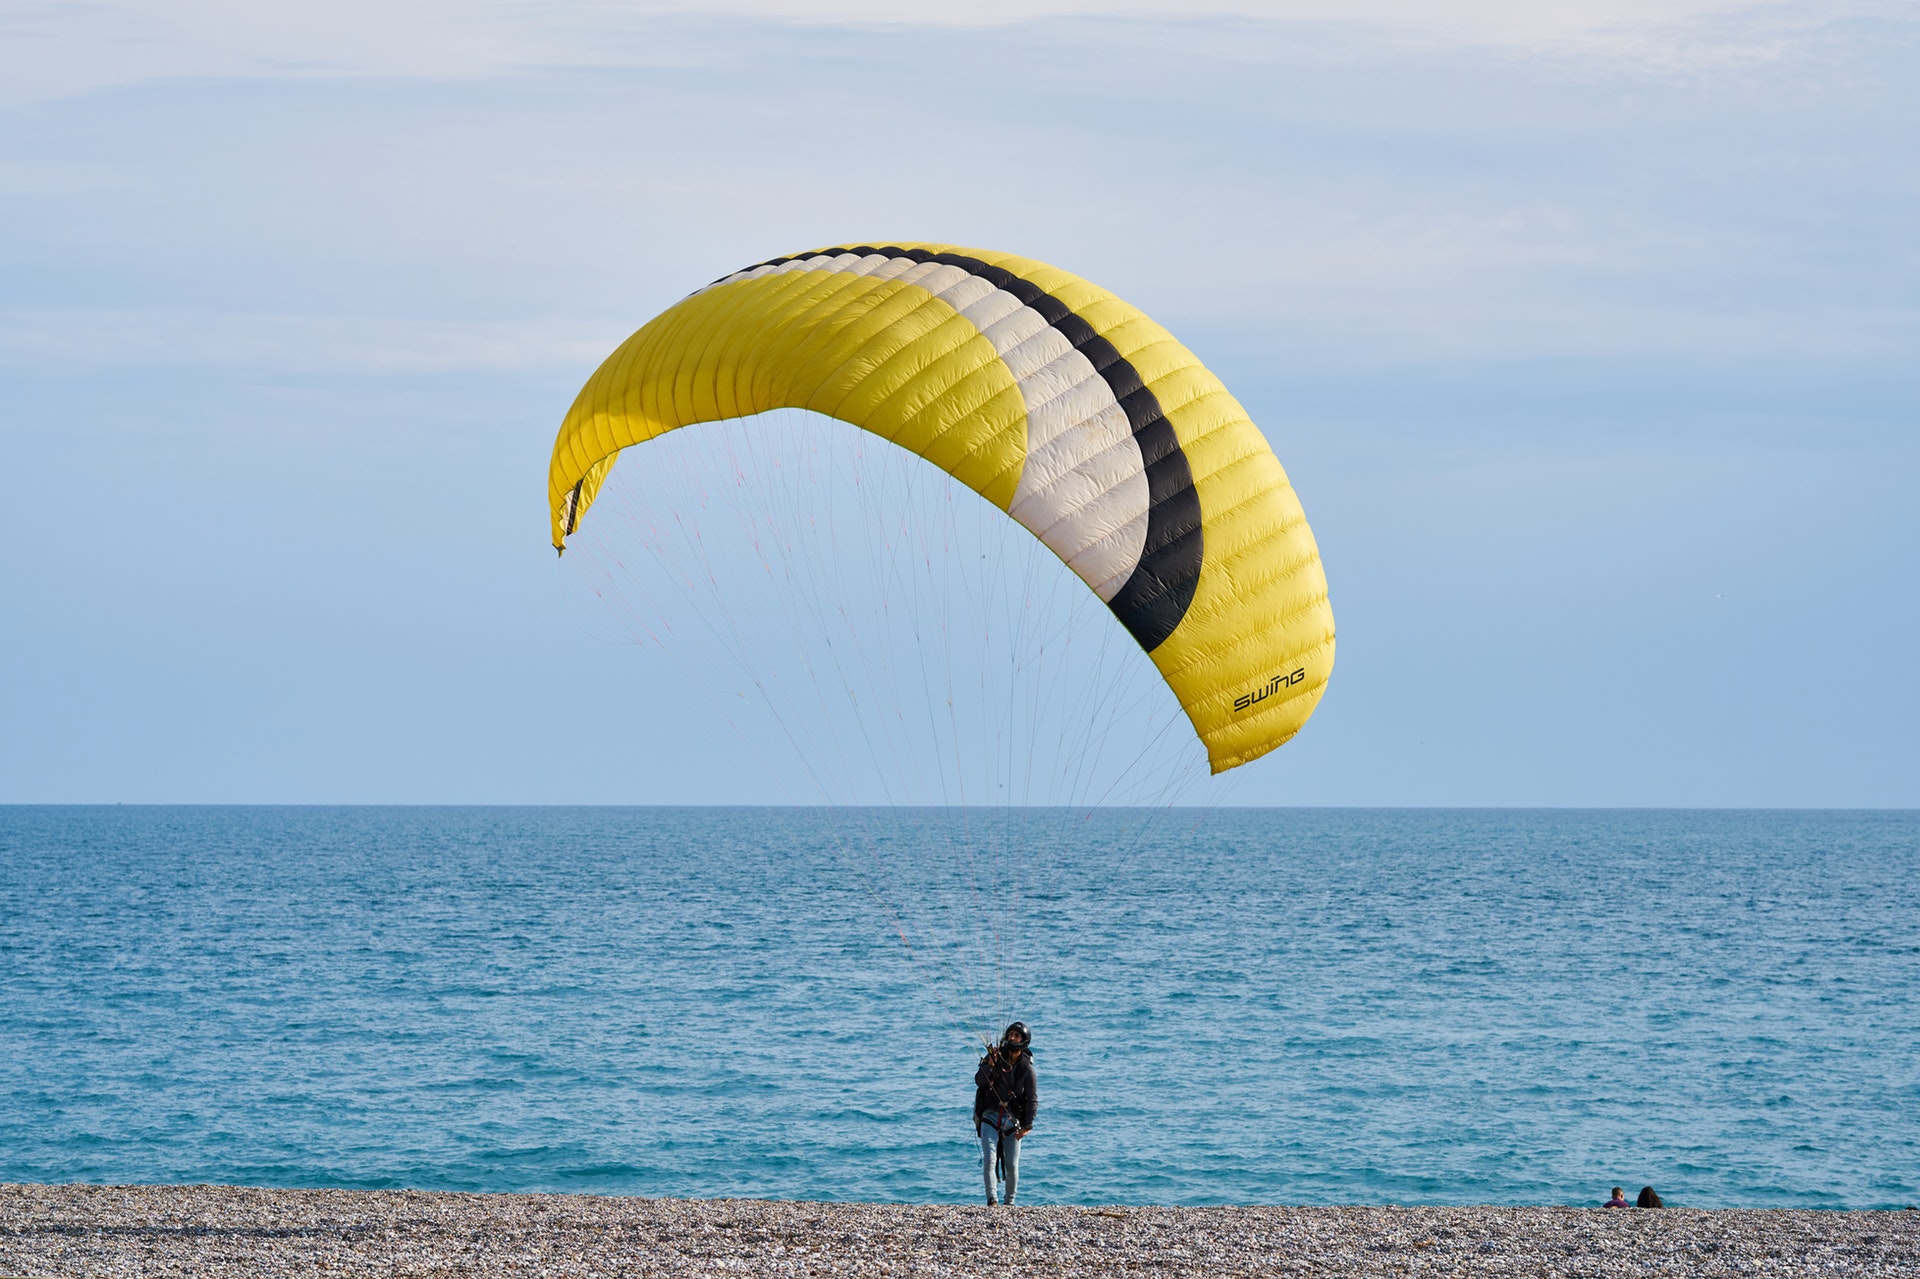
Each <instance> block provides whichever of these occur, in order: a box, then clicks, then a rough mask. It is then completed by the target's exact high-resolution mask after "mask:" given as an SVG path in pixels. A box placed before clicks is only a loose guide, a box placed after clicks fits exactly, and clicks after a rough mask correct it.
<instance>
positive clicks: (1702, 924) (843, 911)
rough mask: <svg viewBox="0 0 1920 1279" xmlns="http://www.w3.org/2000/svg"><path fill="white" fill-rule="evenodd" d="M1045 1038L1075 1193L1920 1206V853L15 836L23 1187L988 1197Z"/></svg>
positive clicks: (1800, 822) (1685, 827)
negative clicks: (1006, 1082)
mask: <svg viewBox="0 0 1920 1279" xmlns="http://www.w3.org/2000/svg"><path fill="white" fill-rule="evenodd" d="M929 868H931V869H929ZM916 875H918V876H919V878H916ZM1012 1016H1018V1017H1020V1018H1021V1019H1022V1020H1024V1021H1026V1022H1027V1023H1029V1024H1030V1026H1031V1027H1032V1031H1033V1039H1034V1050H1035V1064H1036V1069H1037V1075H1038V1080H1039V1088H1040V1108H1039V1114H1038V1118H1037V1122H1036V1124H1035V1128H1034V1131H1033V1134H1032V1135H1031V1136H1030V1137H1029V1138H1028V1139H1027V1141H1026V1143H1025V1145H1024V1146H1023V1154H1022V1158H1021V1174H1022V1176H1021V1198H1022V1199H1023V1200H1025V1201H1027V1202H1031V1203H1073V1204H1270V1203H1278V1204H1413V1203H1421V1204H1472V1203H1494V1204H1595V1203H1598V1202H1599V1201H1600V1200H1601V1199H1603V1198H1605V1196H1606V1193H1607V1191H1608V1189H1609V1188H1610V1187H1612V1186H1615V1185H1618V1186H1623V1187H1625V1188H1626V1190H1627V1193H1628V1195H1629V1196H1630V1197H1631V1196H1632V1195H1634V1194H1635V1193H1637V1191H1638V1190H1639V1188H1640V1187H1641V1186H1643V1185H1651V1186H1654V1187H1655V1188H1656V1189H1657V1190H1658V1192H1659V1193H1660V1194H1661V1196H1662V1197H1663V1198H1664V1199H1665V1200H1666V1202H1667V1203H1669V1204H1674V1205H1684V1206H1695V1207H1723V1206H1757V1207H1788V1206H1792V1207H1814V1208H1871V1207H1904V1206H1907V1205H1910V1204H1913V1203H1915V1202H1917V1201H1920V813H1915V812H1825V811H1822V812H1790V811H1759V812H1732V811H1702V812H1693V811H1669V810H1658V811H1613V810H1609V811H1554V810H1496V811H1474V810H1454V809H1448V810H1407V809H1382V810H1312V809H1278V810H1276V809H1265V810H1259V809H1233V808H1223V809H1217V810H1184V809H1172V810H1162V811H1158V812H1138V811H1133V810H1127V811H1122V812H1118V813H1114V812H1107V813H1078V812H1066V811H1059V812H1054V811H1051V810H1049V811H1047V812H1040V813H1031V812H1020V813H1012V812H994V811H975V810H965V809H931V810H891V809H878V810H841V809H771V808H707V809H700V808H489V807H474V808H358V807H349V808H306V807H296V808H270V807H205V808H197V807H152V808H144V807H130V806H129V807H117V806H116V807H4V808H0V1181H10V1182H91V1183H109V1184H124V1183H193V1182H215V1183H237V1184H247V1185H259V1186H288V1187H291V1186H343V1187H369V1188H379V1187H416V1188H423V1189H436V1190H475V1191H564V1192H588V1193H594V1194H613V1195H644V1196H672V1197H728V1196H741V1197H767V1198H778V1199H806V1200H879V1201H903V1202H967V1201H975V1200H978V1199H979V1198H980V1197H981V1194H982V1190H981V1185H980V1169H979V1152H978V1146H977V1144H976V1142H975V1140H974V1137H973V1134H972V1131H971V1120H970V1109H971V1105H972V1100H973V1085H972V1075H973V1071H974V1068H975V1064H976V1062H977V1060H978V1055H979V1051H980V1047H981V1040H980V1036H981V1035H983V1034H985V1035H989V1036H990V1035H991V1034H992V1033H993V1031H994V1030H995V1029H997V1027H998V1024H999V1019H1000V1018H1002V1017H1012Z"/></svg>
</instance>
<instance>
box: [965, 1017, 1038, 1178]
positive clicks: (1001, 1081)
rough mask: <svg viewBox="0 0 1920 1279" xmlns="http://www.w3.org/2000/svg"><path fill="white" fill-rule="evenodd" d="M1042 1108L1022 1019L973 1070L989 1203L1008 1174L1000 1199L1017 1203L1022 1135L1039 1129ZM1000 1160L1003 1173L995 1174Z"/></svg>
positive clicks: (977, 1126)
mask: <svg viewBox="0 0 1920 1279" xmlns="http://www.w3.org/2000/svg"><path fill="white" fill-rule="evenodd" d="M1039 1107H1040V1089H1039V1085H1038V1084H1037V1083H1036V1082H1035V1080H1034V1075H1033V1052H1032V1037H1031V1036H1030V1035H1028V1034H1027V1028H1026V1026H1025V1025H1023V1024H1022V1023H1020V1022H1017V1021H1016V1022H1014V1023H1013V1025H1011V1026H1008V1027H1007V1028H1006V1030H1005V1031H1004V1032H1003V1033H1002V1034H1001V1036H1000V1042H999V1043H998V1044H995V1045H994V1046H993V1047H991V1048H989V1049H987V1055H986V1056H985V1057H982V1058H981V1059H980V1068H979V1069H978V1070H976V1071H974V1072H973V1130H974V1132H975V1133H976V1134H978V1136H979V1138H980V1163H981V1166H982V1168H983V1170H984V1172H985V1176H986V1182H987V1206H988V1207H992V1206H993V1204H994V1202H995V1199H994V1190H995V1189H996V1185H995V1183H996V1181H997V1180H1001V1179H1004V1180H1005V1182H1006V1187H1007V1192H1006V1194H1005V1195H1003V1196H1001V1197H1000V1199H999V1202H1000V1203H1004V1204H1007V1205H1008V1206H1012V1204H1013V1191H1014V1187H1015V1185H1016V1184H1018V1182H1019V1180H1020V1139H1021V1138H1022V1137H1024V1136H1026V1135H1027V1134H1028V1133H1030V1132H1032V1131H1033V1116H1034V1113H1035V1111H1037V1110H1038V1109H1039ZM996 1164H998V1165H999V1168H1000V1171H1001V1174H1002V1177H1001V1178H996V1177H995V1176H994V1166H995V1165H996Z"/></svg>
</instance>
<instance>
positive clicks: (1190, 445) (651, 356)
mask: <svg viewBox="0 0 1920 1279" xmlns="http://www.w3.org/2000/svg"><path fill="white" fill-rule="evenodd" d="M777 408H797V409H807V410H812V411H814V412H818V413H823V414H825V415H827V416H829V417H834V418H838V419H840V420H842V421H844V422H848V423H851V424H852V425H854V426H857V427H860V428H861V429H863V430H866V431H870V432H872V433H873V434H875V435H878V436H881V437H882V438H884V439H887V440H890V441H891V442H893V443H894V444H897V445H899V446H900V447H901V448H904V449H908V450H910V451H912V452H914V453H917V454H919V455H920V456H921V457H923V458H925V459H926V460H927V461H929V462H931V463H933V464H934V465H935V466H938V467H940V468H941V469H942V470H945V471H946V472H947V473H949V474H950V475H952V476H953V477H954V478H955V479H957V480H959V481H960V482H961V483H963V484H965V485H967V486H968V487H969V488H972V489H973V490H974V491H975V492H977V493H979V494H980V496H981V497H983V498H985V499H986V500H987V501H989V502H992V503H993V504H994V505H995V506H998V507H999V508H1000V509H1002V510H1004V511H1006V512H1007V513H1008V514H1009V515H1010V516H1012V517H1013V518H1014V519H1015V520H1017V521H1019V523H1020V524H1022V525H1023V526H1025V527H1026V528H1027V529H1029V530H1030V531H1031V532H1032V533H1033V534H1034V536H1036V537H1037V538H1039V539H1040V540H1041V541H1042V542H1044V543H1045V544H1046V545H1047V546H1048V547H1049V548H1051V549H1052V550H1053V551H1054V552H1055V554H1057V555H1058V556H1059V557H1060V558H1061V559H1062V560H1064V561H1065V562H1066V564H1067V565H1068V566H1069V567H1070V568H1072V569H1073V571H1074V572H1075V573H1077V574H1078V575H1079V576H1080V577H1081V579H1082V580H1083V581H1085V582H1086V584H1087V585H1088V586H1089V587H1090V588H1092V590H1093V591H1094V593H1095V594H1096V595H1098V596H1099V597H1100V598H1101V599H1102V600H1104V601H1106V603H1107V605H1108V607H1109V608H1111V609H1112V610H1113V613H1114V615H1115V617H1117V618H1118V619H1119V621H1120V622H1121V624H1122V625H1124V626H1125V627H1126V628H1127V630H1128V631H1129V632H1130V633H1131V634H1132V635H1133V637H1134V638H1135V639H1136V640H1137V641H1138V642H1139V644H1140V647H1141V648H1143V649H1145V650H1146V651H1147V653H1148V654H1149V655H1150V656H1151V657H1152V659H1153V662H1154V664H1155V665H1156V666H1157V667H1158V668H1159V671H1160V673H1161V675H1162V677H1163V678H1165V680H1166V682H1167V684H1168V686H1169V687H1170V688H1171V689H1172V690H1173V692H1174V695H1175V696H1176V697H1177V698H1178V699H1179V701H1180V704H1181V706H1182V707H1183V708H1184V709H1185V711H1186V713H1187V716H1188V718H1189V719H1190V720H1191V721H1192V723H1193V727H1194V730H1195V732H1197V733H1198V734H1199V736H1200V739H1201V741H1202V742H1203V743H1204V744H1205V746H1206V748H1207V755H1208V759H1209V762H1210V763H1211V766H1212V769H1213V771H1214V772H1216V773H1218V772H1222V771H1224V770H1226V769H1229V768H1233V767H1236V766H1237V765H1240V764H1244V763H1246V762H1247V761H1249V760H1252V759H1256V758H1258V757H1259V756H1261V755H1264V754H1266V753H1267V752H1268V751H1270V750H1272V749H1273V748H1274V747H1276V746H1279V745H1280V744H1281V743H1283V742H1285V741H1287V740H1288V739H1289V738H1291V737H1292V736H1293V735H1294V734H1295V733H1297V732H1299V731H1300V728H1301V726H1302V725H1303V724H1305V723H1306V720H1307V717H1308V716H1309V715H1311V714H1312V713H1313V708H1314V706H1315V705H1316V704H1318V702H1319V700H1320V695H1321V693H1322V691H1323V690H1324V688H1325V686H1326V682H1327V676H1328V674H1329V672H1330V671H1331V670H1332V667H1333V648H1334V630H1333V613H1332V609H1331V607H1330V606H1329V604H1328V601H1327V585H1326V576H1325V574H1324V572H1323V571H1322V569H1321V566H1320V553H1319V550H1318V548H1317V546H1316V545H1315V543H1314V539H1313V532H1312V530H1311V529H1309V528H1308V527H1307V521H1306V516H1305V515H1304V513H1303V512H1302V511H1301V509H1300V502H1299V499H1298V498H1297V497H1296V496H1295V494H1294V491H1293V488H1292V486H1291V485H1290V484H1289V483H1288V481H1287V476H1286V472H1285V471H1284V470H1283V469H1282V468H1281V466H1280V462H1279V460H1278V459H1277V458H1276V457H1275V456H1274V454H1273V450H1272V448H1270V447H1269V446H1268V444H1267V441H1266V439H1265V437H1263V436H1262V435H1261V434H1260V431H1259V429H1258V428H1257V427H1255V426H1254V425H1253V422H1252V421H1251V420H1250V419H1249V418H1248V417H1247V414H1246V411H1245V410H1244V409H1242V408H1241V407H1240V405H1239V403H1238V402H1237V401H1236V400H1235V399H1234V398H1233V397H1232V396H1231V395H1229V394H1228V393H1227V390H1226V388H1225V387H1224V386H1222V385H1221V383H1220V381H1219V379H1218V378H1216V377H1214V376H1213V374H1211V373H1210V372H1208V371H1207V369H1206V368H1205V367H1204V366H1202V365H1201V363H1200V361H1199V360H1198V359H1196V358H1195V357H1194V355H1193V353H1192V352H1190V351H1188V350H1187V349H1186V348H1185V347H1184V346H1182V345H1180V343H1179V342H1177V341H1175V340H1174V338H1173V336H1172V335H1171V334H1169V333H1168V332H1167V331H1166V330H1165V329H1163V328H1161V327H1160V326H1159V325H1157V324H1155V323H1154V322H1153V321H1152V320H1150V319H1148V318H1147V317H1146V316H1145V315H1144V314H1142V313H1141V312H1140V311H1138V310H1136V309H1135V308H1133V307H1131V306H1129V305H1127V304H1126V303H1125V302H1122V301H1121V300H1120V299H1119V298H1117V297H1115V296H1114V295H1113V294H1111V293H1109V292H1107V291H1106V290H1105V289H1102V288H1100V287H1098V286H1097V285H1094V284H1091V283H1089V282H1088V281H1086V280H1082V279H1080V278H1079V277H1077V276H1074V275H1070V274H1068V273H1067V272H1065V271H1061V270H1059V269H1057V268H1055V267H1050V266H1047V265H1045V264H1044V263H1040V262H1035V261H1032V260H1030V259H1027V258H1020V257H1015V256H1013V255H1011V254H1004V253H994V252H989V251H985V250H980V249H966V248H956V247H954V246H950V245H938V244H894V245H884V246H873V245H860V246H846V247H838V248H827V249H819V250H815V251H813V252H810V253H804V254H799V255H796V256H793V257H787V258H775V259H773V260H772V261H768V262H763V263H760V264H758V265H755V266H752V267H748V268H746V269H745V270H742V271H737V272H735V273H734V274H732V275H729V276H726V277H724V278H722V279H720V280H717V281H715V282H714V283H713V284H711V285H709V286H707V287H706V288H704V289H702V290H700V291H699V292H697V293H695V294H693V295H692V296H690V297H688V298H686V299H684V300H682V301H681V302H679V303H678V304H676V305H675V306H672V307H670V308H668V309H667V310H666V311H665V312H663V313H661V314H660V315H658V316H656V317H655V318H654V319H653V320H651V321H650V322H648V324H647V325H646V326H645V327H643V328H642V329H641V330H640V331H639V332H637V333H635V334H634V335H633V336H632V337H630V338H628V339H627V340H626V342H624V343H622V344H621V346H620V348H619V349H618V350H616V351H615V352H614V353H613V354H612V355H611V356H609V357H608V358H607V360H606V362H605V363H604V364H602V365H601V366H600V368H599V369H598V370H597V371H596V372H595V373H594V375H593V376H592V377H591V378H590V379H588V381H587V384H586V386H585V387H584V388H582V390H581V392H580V394H579V397H578V398H577V399H576V400H575V401H574V404H573V407H572V409H571V410H570V411H569V412H568V413H567V416H566V420H565V421H564V422H563V423H562V424H561V427H560V434H559V438H558V439H557V440H555V442H554V448H553V462H552V466H551V469H550V472H549V478H548V497H549V502H550V506H551V511H552V519H553V544H554V546H555V547H556V548H564V547H565V545H566V539H567V537H568V535H569V534H571V533H572V532H573V531H574V530H575V529H576V528H578V527H579V525H580V520H581V518H582V516H584V515H585V513H586V511H587V508H588V507H589V506H591V505H592V503H593V499H594V496H595V494H596V492H597V491H598V490H599V487H600V484H601V482H602V481H603V480H604V479H605V478H606V475H607V472H608V470H609V469H610V468H611V467H612V465H613V462H614V459H615V457H616V456H617V455H618V454H619V452H620V451H621V450H622V449H625V448H628V447H630V446H632V445H635V444H639V443H642V442H644V441H646V440H650V439H653V438H655V437H657V436H660V435H663V434H665V433H666V432H668V431H672V430H674V429H676V428H678V427H682V426H690V425H693V424H695V423H699V422H714V421H720V420H723V419H727V418H737V417H747V416H750V415H753V414H757V413H764V412H767V411H769V410H772V409H777Z"/></svg>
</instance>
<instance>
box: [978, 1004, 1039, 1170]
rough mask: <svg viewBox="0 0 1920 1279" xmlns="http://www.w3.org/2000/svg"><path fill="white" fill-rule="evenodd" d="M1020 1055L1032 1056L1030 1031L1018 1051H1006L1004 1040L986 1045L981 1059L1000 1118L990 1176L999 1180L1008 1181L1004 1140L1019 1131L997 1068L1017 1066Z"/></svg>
mask: <svg viewBox="0 0 1920 1279" xmlns="http://www.w3.org/2000/svg"><path fill="white" fill-rule="evenodd" d="M1021 1029H1022V1030H1026V1027H1024V1026H1022V1027H1021ZM1022 1054H1025V1055H1027V1056H1029V1057H1031V1056H1032V1054H1033V1036H1032V1032H1030V1031H1029V1032H1028V1035H1027V1039H1026V1042H1024V1043H1022V1044H1021V1045H1020V1046H1019V1047H1018V1048H1016V1049H1009V1048H1008V1046H1007V1044H1006V1043H1005V1042H1004V1040H1003V1041H1002V1042H1001V1043H998V1044H990V1045H988V1047H987V1051H986V1052H984V1053H982V1054H981V1056H980V1065H981V1067H984V1068H985V1069H986V1072H987V1087H989V1088H990V1089H992V1090H993V1108H994V1113H995V1114H997V1115H998V1116H999V1119H998V1120H996V1121H995V1123H994V1125H993V1126H994V1128H995V1129H996V1130H997V1131H998V1133H999V1136H998V1137H996V1138H995V1139H994V1143H993V1175H994V1176H995V1178H997V1179H998V1180H1000V1181H1005V1180H1006V1179H1007V1137H1008V1135H1009V1133H1016V1132H1019V1131H1020V1118H1019V1116H1017V1115H1015V1114H1014V1113H1013V1103H1012V1102H1010V1101H1009V1100H1008V1099H1007V1095H1006V1094H1005V1093H1003V1092H1002V1091H1000V1082H1001V1072H1000V1071H999V1070H998V1069H997V1068H996V1067H998V1065H999V1063H1000V1062H1002V1061H1006V1062H1009V1063H1010V1064H1011V1065H1012V1066H1018V1065H1019V1064H1020V1058H1021V1055H1022ZM1014 1140H1016V1141H1018V1140H1019V1138H1017V1137H1016V1138H1014Z"/></svg>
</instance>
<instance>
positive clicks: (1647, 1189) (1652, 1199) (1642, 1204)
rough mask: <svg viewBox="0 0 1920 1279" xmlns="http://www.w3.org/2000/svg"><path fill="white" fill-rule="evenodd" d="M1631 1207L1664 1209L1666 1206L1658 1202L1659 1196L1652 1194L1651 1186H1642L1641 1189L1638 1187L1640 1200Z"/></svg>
mask: <svg viewBox="0 0 1920 1279" xmlns="http://www.w3.org/2000/svg"><path fill="white" fill-rule="evenodd" d="M1633 1206H1634V1207H1636V1208H1664V1207H1666V1205H1665V1204H1663V1203H1661V1202H1660V1196H1659V1195H1658V1194H1656V1193H1655V1192H1654V1189H1653V1187H1652V1186H1642V1187H1640V1199H1639V1201H1638V1202H1637V1203H1635V1204H1634V1205H1633Z"/></svg>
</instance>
